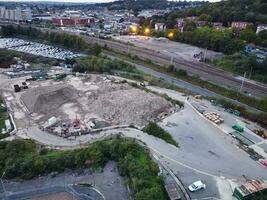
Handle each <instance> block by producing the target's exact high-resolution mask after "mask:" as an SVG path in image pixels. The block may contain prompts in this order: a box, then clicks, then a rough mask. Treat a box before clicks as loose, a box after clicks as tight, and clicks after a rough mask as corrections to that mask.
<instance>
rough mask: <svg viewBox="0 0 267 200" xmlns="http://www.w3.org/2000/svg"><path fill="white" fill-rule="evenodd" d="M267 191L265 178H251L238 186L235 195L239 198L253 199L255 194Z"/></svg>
mask: <svg viewBox="0 0 267 200" xmlns="http://www.w3.org/2000/svg"><path fill="white" fill-rule="evenodd" d="M266 191H267V182H266V181H263V180H251V181H247V182H246V183H245V184H243V185H241V186H239V187H236V188H235V190H234V194H233V196H234V197H236V198H237V199H238V200H246V199H251V198H252V197H253V195H254V194H257V193H259V192H262V193H264V192H266Z"/></svg>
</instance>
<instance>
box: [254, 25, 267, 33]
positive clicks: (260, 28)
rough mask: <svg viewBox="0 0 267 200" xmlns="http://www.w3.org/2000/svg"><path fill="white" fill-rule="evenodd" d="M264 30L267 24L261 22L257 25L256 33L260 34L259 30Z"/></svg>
mask: <svg viewBox="0 0 267 200" xmlns="http://www.w3.org/2000/svg"><path fill="white" fill-rule="evenodd" d="M264 30H267V24H259V25H258V26H257V31H256V33H257V34H258V33H259V32H261V31H264Z"/></svg>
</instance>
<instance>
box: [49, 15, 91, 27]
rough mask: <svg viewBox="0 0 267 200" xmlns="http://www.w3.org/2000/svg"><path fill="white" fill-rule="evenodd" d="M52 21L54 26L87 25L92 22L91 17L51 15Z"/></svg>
mask: <svg viewBox="0 0 267 200" xmlns="http://www.w3.org/2000/svg"><path fill="white" fill-rule="evenodd" d="M52 22H53V24H54V25H55V26H89V25H92V24H94V22H95V20H94V18H92V17H61V16H58V17H53V18H52Z"/></svg>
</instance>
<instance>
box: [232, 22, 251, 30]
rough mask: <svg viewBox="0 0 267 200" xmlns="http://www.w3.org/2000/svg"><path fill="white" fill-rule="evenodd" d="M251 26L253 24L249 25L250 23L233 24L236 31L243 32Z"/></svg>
mask: <svg viewBox="0 0 267 200" xmlns="http://www.w3.org/2000/svg"><path fill="white" fill-rule="evenodd" d="M250 25H252V23H249V22H232V25H231V27H232V28H233V29H235V30H243V29H246V28H247V27H248V26H250Z"/></svg>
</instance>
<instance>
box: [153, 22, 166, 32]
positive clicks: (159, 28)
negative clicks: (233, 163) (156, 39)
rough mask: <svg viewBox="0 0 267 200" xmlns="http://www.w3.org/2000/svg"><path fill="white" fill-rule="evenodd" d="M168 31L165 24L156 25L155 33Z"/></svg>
mask: <svg viewBox="0 0 267 200" xmlns="http://www.w3.org/2000/svg"><path fill="white" fill-rule="evenodd" d="M165 29H166V26H165V24H163V23H156V24H155V31H164V30H165Z"/></svg>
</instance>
